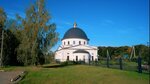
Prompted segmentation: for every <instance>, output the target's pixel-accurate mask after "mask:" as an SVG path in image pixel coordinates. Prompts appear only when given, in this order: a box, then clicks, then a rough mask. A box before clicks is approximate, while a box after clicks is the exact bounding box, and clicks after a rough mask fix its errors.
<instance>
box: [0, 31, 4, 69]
mask: <svg viewBox="0 0 150 84" xmlns="http://www.w3.org/2000/svg"><path fill="white" fill-rule="evenodd" d="M3 40H4V30H2V43H1V57H0V67H2V66H3Z"/></svg>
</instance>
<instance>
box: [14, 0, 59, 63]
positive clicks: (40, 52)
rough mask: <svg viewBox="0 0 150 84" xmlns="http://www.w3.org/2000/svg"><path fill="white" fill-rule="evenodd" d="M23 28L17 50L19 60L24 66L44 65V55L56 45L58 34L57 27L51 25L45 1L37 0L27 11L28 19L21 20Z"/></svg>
mask: <svg viewBox="0 0 150 84" xmlns="http://www.w3.org/2000/svg"><path fill="white" fill-rule="evenodd" d="M18 19H20V20H21V24H22V27H23V30H22V37H21V44H20V45H19V47H18V49H17V53H18V56H17V58H18V60H19V61H20V62H22V63H24V65H36V64H42V63H44V55H46V53H47V52H48V51H49V50H50V49H51V48H52V47H53V46H54V45H55V44H56V42H57V40H58V33H57V32H56V25H55V24H51V23H50V22H49V20H50V19H51V17H50V15H49V13H48V11H47V10H46V8H45V2H44V0H37V2H36V3H35V4H33V5H31V6H30V7H29V8H28V9H27V11H26V17H25V18H21V17H19V16H18Z"/></svg>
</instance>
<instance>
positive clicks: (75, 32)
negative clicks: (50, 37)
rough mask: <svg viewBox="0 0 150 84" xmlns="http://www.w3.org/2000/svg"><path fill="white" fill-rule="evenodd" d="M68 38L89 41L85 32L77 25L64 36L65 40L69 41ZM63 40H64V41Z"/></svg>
mask: <svg viewBox="0 0 150 84" xmlns="http://www.w3.org/2000/svg"><path fill="white" fill-rule="evenodd" d="M68 38H80V39H85V40H89V39H88V38H87V35H86V34H85V32H84V31H83V30H82V29H80V28H78V27H77V24H76V23H75V24H74V27H73V28H70V29H69V30H68V31H67V32H66V33H65V35H64V37H63V39H68ZM63 39H62V40H63Z"/></svg>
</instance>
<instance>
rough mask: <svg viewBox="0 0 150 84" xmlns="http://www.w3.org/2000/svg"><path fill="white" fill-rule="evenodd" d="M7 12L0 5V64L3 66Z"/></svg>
mask: <svg viewBox="0 0 150 84" xmlns="http://www.w3.org/2000/svg"><path fill="white" fill-rule="evenodd" d="M6 18H7V17H6V13H5V12H4V10H3V9H2V8H1V7H0V45H1V55H0V66H3V61H4V60H3V57H4V56H3V39H4V31H3V28H4V25H5V22H6Z"/></svg>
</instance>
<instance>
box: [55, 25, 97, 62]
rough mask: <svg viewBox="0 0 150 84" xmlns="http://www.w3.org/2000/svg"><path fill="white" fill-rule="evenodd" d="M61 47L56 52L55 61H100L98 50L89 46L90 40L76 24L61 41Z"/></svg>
mask: <svg viewBox="0 0 150 84" xmlns="http://www.w3.org/2000/svg"><path fill="white" fill-rule="evenodd" d="M61 42H62V43H61V45H60V46H59V48H58V49H57V50H56V52H55V60H56V61H59V62H64V61H84V62H86V63H88V62H89V61H95V60H98V55H97V51H98V48H97V47H95V46H90V45H89V38H88V37H87V35H86V34H85V32H84V31H83V30H82V29H81V28H79V27H77V24H76V23H74V25H73V28H70V29H69V30H68V31H67V32H66V33H65V35H64V37H63V38H62V40H61Z"/></svg>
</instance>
